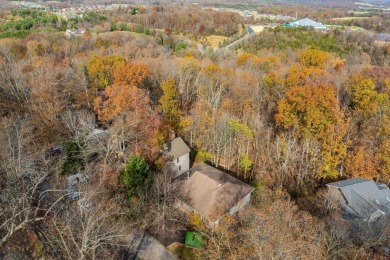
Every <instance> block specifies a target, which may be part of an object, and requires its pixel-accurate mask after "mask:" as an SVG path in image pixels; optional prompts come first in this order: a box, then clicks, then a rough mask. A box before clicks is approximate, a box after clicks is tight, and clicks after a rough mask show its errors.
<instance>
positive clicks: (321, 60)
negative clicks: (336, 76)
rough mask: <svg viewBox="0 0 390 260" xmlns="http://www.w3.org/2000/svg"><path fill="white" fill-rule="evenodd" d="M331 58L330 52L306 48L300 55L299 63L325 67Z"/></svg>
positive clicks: (307, 66) (307, 65)
mask: <svg viewBox="0 0 390 260" xmlns="http://www.w3.org/2000/svg"><path fill="white" fill-rule="evenodd" d="M328 60H329V53H327V52H324V51H320V50H304V51H302V52H301V54H300V56H299V63H300V64H301V65H302V66H304V67H306V68H310V67H314V68H319V69H323V68H324V67H325V65H326V63H327V62H328Z"/></svg>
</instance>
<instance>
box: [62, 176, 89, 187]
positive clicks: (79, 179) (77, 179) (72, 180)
mask: <svg viewBox="0 0 390 260" xmlns="http://www.w3.org/2000/svg"><path fill="white" fill-rule="evenodd" d="M88 179H89V177H88V175H86V174H81V173H77V174H73V175H70V176H68V177H66V181H67V184H68V187H72V186H74V185H78V184H82V183H84V182H86V181H87V180H88Z"/></svg>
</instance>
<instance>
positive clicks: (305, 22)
mask: <svg viewBox="0 0 390 260" xmlns="http://www.w3.org/2000/svg"><path fill="white" fill-rule="evenodd" d="M283 26H284V27H313V28H314V29H317V30H326V29H327V28H326V25H324V24H322V23H318V22H316V21H313V20H311V19H309V18H304V19H301V20H295V21H292V22H288V23H285V24H283Z"/></svg>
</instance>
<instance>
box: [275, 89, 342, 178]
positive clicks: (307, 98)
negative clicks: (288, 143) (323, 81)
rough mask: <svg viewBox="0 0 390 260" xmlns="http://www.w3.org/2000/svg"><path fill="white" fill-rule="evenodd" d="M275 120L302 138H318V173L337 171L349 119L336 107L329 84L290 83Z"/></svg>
mask: <svg viewBox="0 0 390 260" xmlns="http://www.w3.org/2000/svg"><path fill="white" fill-rule="evenodd" d="M275 120H276V124H277V125H278V126H279V127H281V128H282V129H293V130H295V131H296V133H297V134H298V136H300V137H302V138H312V139H314V140H316V141H318V142H319V144H320V147H321V155H322V157H321V158H322V160H321V163H320V164H319V168H318V177H326V176H332V177H336V176H337V174H338V166H339V165H340V163H341V162H342V161H343V159H344V157H345V154H346V144H345V140H344V136H345V135H346V133H347V130H348V125H349V122H348V120H347V119H346V118H345V116H344V115H343V113H342V112H341V111H340V109H339V105H338V102H337V100H336V97H335V90H334V88H332V87H329V86H303V87H293V88H291V89H289V90H288V91H287V96H286V97H285V98H284V99H282V100H280V101H279V103H278V112H277V114H276V116H275Z"/></svg>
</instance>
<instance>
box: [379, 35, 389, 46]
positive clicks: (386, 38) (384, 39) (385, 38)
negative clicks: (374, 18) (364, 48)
mask: <svg viewBox="0 0 390 260" xmlns="http://www.w3.org/2000/svg"><path fill="white" fill-rule="evenodd" d="M375 43H376V44H378V45H386V44H388V43H390V34H389V33H379V34H377V35H376V36H375Z"/></svg>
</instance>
